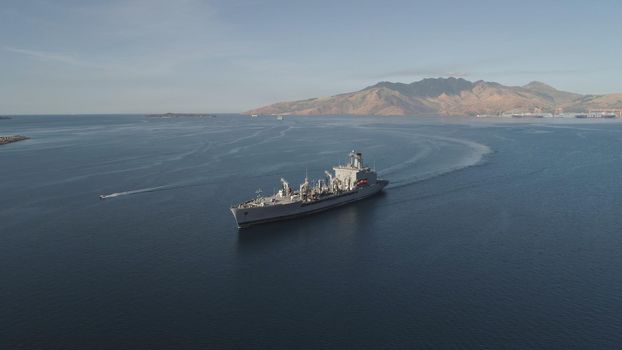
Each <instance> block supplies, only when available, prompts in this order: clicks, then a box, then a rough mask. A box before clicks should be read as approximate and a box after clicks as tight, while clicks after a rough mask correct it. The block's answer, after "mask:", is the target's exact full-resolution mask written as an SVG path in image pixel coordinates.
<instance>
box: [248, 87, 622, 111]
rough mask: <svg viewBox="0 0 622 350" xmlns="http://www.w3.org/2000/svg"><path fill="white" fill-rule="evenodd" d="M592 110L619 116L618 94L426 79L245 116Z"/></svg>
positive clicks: (621, 105)
mask: <svg viewBox="0 0 622 350" xmlns="http://www.w3.org/2000/svg"><path fill="white" fill-rule="evenodd" d="M590 112H592V113H601V114H594V115H605V116H607V117H610V116H612V115H613V116H615V117H622V93H618V94H608V95H581V94H576V93H572V92H566V91H560V90H557V89H555V88H554V87H552V86H549V85H547V84H544V83H541V82H537V81H533V82H530V83H529V84H527V85H524V86H505V85H502V84H499V83H495V82H487V81H483V80H479V81H476V82H471V81H468V80H465V79H462V78H427V79H423V80H421V81H416V82H413V83H410V84H404V83H392V82H380V83H378V84H375V85H373V86H369V87H366V88H364V89H363V90H360V91H356V92H349V93H344V94H339V95H334V96H330V97H321V98H311V99H307V100H299V101H291V102H279V103H275V104H272V105H269V106H265V107H261V108H257V109H253V110H250V111H247V112H246V113H245V114H249V115H266V114H268V115H338V114H351V115H387V116H388V115H426V114H427V115H443V116H476V115H486V116H493V115H494V116H501V115H516V116H526V115H529V114H534V115H540V114H542V113H549V114H551V115H553V114H562V113H590ZM586 115H587V114H586Z"/></svg>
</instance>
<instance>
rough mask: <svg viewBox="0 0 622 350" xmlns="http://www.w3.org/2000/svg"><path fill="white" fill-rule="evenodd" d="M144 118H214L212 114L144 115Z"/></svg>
mask: <svg viewBox="0 0 622 350" xmlns="http://www.w3.org/2000/svg"><path fill="white" fill-rule="evenodd" d="M145 116H146V117H149V118H182V117H193V118H215V117H216V116H215V115H213V114H202V113H162V114H146V115H145Z"/></svg>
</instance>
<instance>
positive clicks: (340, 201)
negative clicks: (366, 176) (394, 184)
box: [231, 180, 389, 228]
mask: <svg viewBox="0 0 622 350" xmlns="http://www.w3.org/2000/svg"><path fill="white" fill-rule="evenodd" d="M388 184H389V181H386V180H378V182H376V183H375V184H373V185H371V186H365V187H361V188H358V189H356V190H354V191H350V192H348V193H345V194H342V195H339V196H335V197H331V198H328V199H325V200H319V201H316V202H309V203H304V202H294V203H289V204H282V205H271V206H265V207H253V208H237V207H233V208H231V213H232V214H233V216H234V218H235V221H236V222H237V224H238V227H239V228H244V227H248V226H252V225H257V224H263V223H267V222H274V221H281V220H290V219H294V218H298V217H301V216H306V215H311V214H315V213H318V212H322V211H325V210H328V209H332V208H335V207H339V206H342V205H346V204H350V203H353V202H356V201H359V200H361V199H364V198H367V197H370V196H373V195H375V194H377V193H379V192H380V191H382V189H383V188H385V187H386V186H387V185H388Z"/></svg>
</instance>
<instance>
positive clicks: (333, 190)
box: [231, 151, 389, 228]
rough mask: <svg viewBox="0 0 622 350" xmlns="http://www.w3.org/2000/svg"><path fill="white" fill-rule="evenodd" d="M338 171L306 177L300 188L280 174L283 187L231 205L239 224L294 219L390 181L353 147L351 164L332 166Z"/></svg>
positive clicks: (355, 198)
mask: <svg viewBox="0 0 622 350" xmlns="http://www.w3.org/2000/svg"><path fill="white" fill-rule="evenodd" d="M333 170H334V171H335V174H334V175H333V174H331V173H329V172H328V171H325V172H324V173H325V174H326V178H325V179H322V180H319V181H317V182H315V183H314V184H312V183H310V182H309V179H308V178H306V177H305V181H304V182H303V183H302V184H300V187H299V189H298V191H296V190H294V189H292V187H291V186H290V185H289V183H288V182H287V181H286V180H285V179H283V178H281V189H279V191H278V192H277V193H276V194H274V195H272V196H269V197H263V196H261V192H258V194H257V197H256V198H254V199H251V200H249V201H246V202H244V203H241V204H237V205H234V206H232V207H231V213H233V216H234V217H235V221H236V222H237V224H238V227H239V228H243V227H247V226H251V225H255V224H261V223H265V222H271V221H278V220H286V219H292V218H296V217H299V216H303V215H309V214H313V213H317V212H320V211H323V210H327V209H330V208H334V207H338V206H341V205H345V204H349V203H352V202H355V201H358V200H361V199H363V198H366V197H369V196H372V195H374V194H376V193H378V192H380V191H382V189H383V188H384V187H385V186H386V185H388V184H389V181H387V180H381V179H378V178H377V176H376V172H375V171H374V170H372V169H370V168H369V167H366V166H364V165H363V155H362V154H361V153H359V152H355V151H352V152H351V153H350V155H349V157H348V164H346V165H337V166H335V167H333Z"/></svg>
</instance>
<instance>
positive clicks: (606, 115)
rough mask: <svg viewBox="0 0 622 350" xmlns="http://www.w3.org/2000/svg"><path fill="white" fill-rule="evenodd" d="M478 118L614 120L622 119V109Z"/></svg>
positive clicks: (485, 115)
mask: <svg viewBox="0 0 622 350" xmlns="http://www.w3.org/2000/svg"><path fill="white" fill-rule="evenodd" d="M476 117H477V118H579V119H613V118H622V109H615V108H613V109H590V110H588V111H587V112H583V113H564V111H563V110H561V109H557V110H556V111H555V112H554V113H543V112H542V111H541V110H538V109H535V110H534V111H533V112H527V113H508V112H505V113H499V114H478V115H476Z"/></svg>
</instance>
